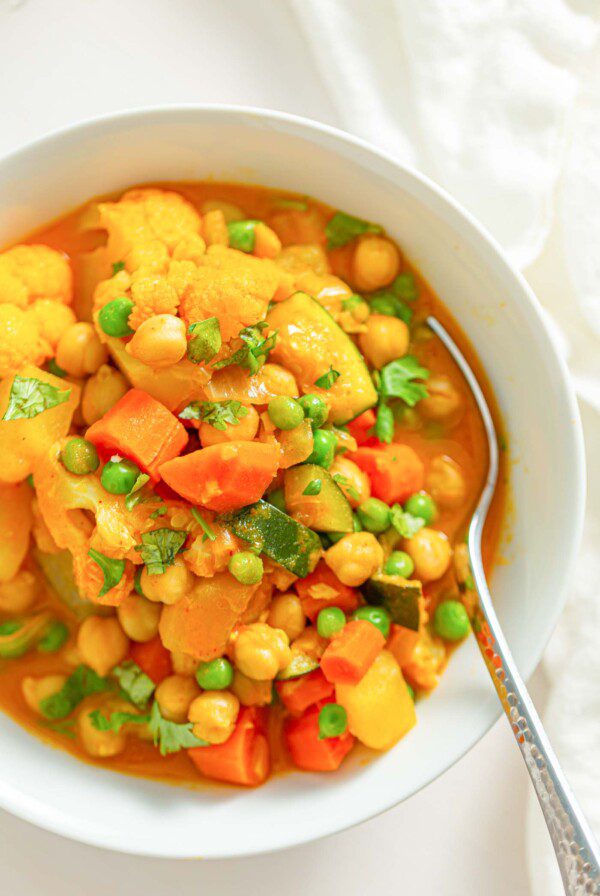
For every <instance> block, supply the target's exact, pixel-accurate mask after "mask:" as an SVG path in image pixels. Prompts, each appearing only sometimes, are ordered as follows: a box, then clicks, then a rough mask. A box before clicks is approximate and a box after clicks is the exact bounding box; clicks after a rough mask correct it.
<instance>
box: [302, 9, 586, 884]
mask: <svg viewBox="0 0 600 896" xmlns="http://www.w3.org/2000/svg"><path fill="white" fill-rule="evenodd" d="M289 3H290V4H291V6H292V8H293V9H294V11H295V13H296V16H297V18H298V21H299V22H300V24H301V27H302V29H303V31H304V34H305V37H306V39H307V41H308V43H309V45H310V47H311V50H312V53H313V55H314V58H315V62H316V65H317V68H318V70H319V72H320V75H321V78H322V80H323V83H324V85H325V88H326V90H327V91H328V93H329V95H330V98H331V100H332V101H333V103H334V104H335V106H336V109H337V111H338V114H339V116H340V120H341V121H342V123H343V125H344V126H345V127H346V129H347V130H349V131H352V132H354V133H356V134H359V135H360V136H362V137H364V138H365V139H367V140H370V141H371V142H373V143H375V144H376V145H379V146H381V147H383V148H385V149H386V150H387V151H389V152H391V153H392V154H394V155H395V156H397V157H398V158H400V159H401V160H402V161H405V162H408V163H409V164H412V165H415V166H416V167H418V168H420V169H421V170H422V171H424V172H425V173H427V174H428V175H430V176H431V177H432V178H433V179H434V180H436V181H437V182H438V183H440V184H441V185H442V186H444V187H445V188H446V189H448V190H449V191H450V192H451V193H452V194H453V195H454V196H456V198H457V199H459V200H460V201H461V202H462V203H463V204H464V205H465V206H466V207H467V208H468V209H469V210H470V211H471V212H472V213H473V214H474V215H476V217H477V218H479V220H480V221H482V222H483V223H484V224H485V225H486V226H487V227H488V228H489V229H490V230H491V232H492V233H493V234H494V235H495V236H496V238H497V239H498V240H499V241H500V242H501V243H502V244H503V245H504V247H505V249H506V250H507V252H508V253H509V255H510V257H511V259H512V260H513V262H514V263H515V264H517V265H518V266H520V267H521V268H523V269H528V270H526V274H528V275H529V276H530V279H531V280H532V282H533V283H534V285H535V287H536V289H537V294H538V297H539V298H540V300H541V301H542V303H543V304H544V306H545V307H546V308H547V310H548V311H549V312H550V314H551V315H552V317H553V319H554V322H555V325H556V326H555V327H554V330H555V332H556V334H557V342H558V344H559V346H560V348H561V350H562V351H564V353H565V354H566V356H567V360H568V362H569V364H570V367H571V371H572V374H573V379H574V383H575V386H576V389H577V392H578V394H579V397H580V401H581V404H582V413H583V418H584V427H585V435H586V442H587V452H588V464H589V468H590V482H589V501H588V511H587V519H586V531H585V539H584V545H583V548H582V551H581V555H580V559H579V564H578V571H577V575H576V577H575V581H574V583H573V588H572V594H571V599H570V602H569V604H568V606H567V609H566V611H565V613H564V616H563V618H562V619H561V622H560V624H559V626H558V629H557V631H556V633H555V635H554V637H553V639H552V642H551V644H550V646H549V648H548V650H547V652H546V655H545V659H544V663H545V669H546V671H547V673H548V677H549V680H550V682H551V690H550V699H549V703H548V707H547V709H546V712H545V714H544V721H545V723H546V725H547V728H548V731H549V733H550V736H551V738H552V740H553V742H554V744H555V747H556V750H557V752H558V753H559V756H560V758H561V761H562V763H563V766H564V768H565V771H566V773H567V776H568V777H569V778H570V780H571V782H572V785H573V787H574V789H576V791H577V793H578V796H579V798H580V800H581V802H582V803H583V805H584V809H585V811H586V813H587V815H588V818H589V820H590V822H591V823H592V825H594V826H595V828H596V831H597V833H598V835H600V776H599V775H598V762H597V759H598V756H599V755H600V696H599V695H600V691H599V689H598V682H599V681H600V649H599V648H598V643H597V641H598V636H597V633H598V630H599V625H600V598H599V597H598V583H599V581H600V553H599V546H600V470H598V469H597V467H598V456H599V454H598V453H599V451H600V53H597V52H595V49H598V50H600V42H599V40H598V35H599V26H600V5H599V4H598V3H597V2H596V0H544V2H542V3H540V2H539V0H289ZM549 235H550V244H549V245H548V239H549ZM542 253H543V254H544V257H545V258H546V265H545V266H544V268H543V270H544V271H545V274H544V276H541V275H540V273H539V271H537V270H536V265H535V261H536V259H537V258H538V257H539V256H540V254H542ZM548 259H549V262H548ZM539 270H540V271H541V270H542V268H541V266H540V268H539ZM548 270H551V271H555V276H554V277H553V278H552V279H549V277H548ZM563 524H564V525H565V526H568V520H564V521H563ZM594 759H595V760H596V761H595V762H594ZM527 836H528V843H527V847H528V859H529V872H530V881H531V892H532V893H533V894H534V896H559V894H561V893H562V892H563V890H562V886H561V884H560V879H559V877H558V874H557V871H556V867H555V862H554V858H553V854H552V852H551V849H550V846H549V840H548V835H547V833H546V831H545V827H544V823H543V820H542V818H541V814H540V812H539V810H538V808H537V806H536V805H535V797H533V796H532V797H531V800H530V805H529V810H528V835H527Z"/></svg>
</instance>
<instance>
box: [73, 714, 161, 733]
mask: <svg viewBox="0 0 600 896" xmlns="http://www.w3.org/2000/svg"><path fill="white" fill-rule="evenodd" d="M88 715H89V717H90V719H91V720H92V725H93V727H94V728H95V729H96V731H113V732H114V733H115V734H118V733H119V731H120V730H121V728H122V727H123V725H129V724H134V725H144V724H147V723H148V722H149V721H150V716H141V715H139V714H138V713H135V712H111V714H110V715H109V716H105V715H104V714H103V713H102V712H101V711H100V710H99V709H94V710H93V711H92V712H90V713H88Z"/></svg>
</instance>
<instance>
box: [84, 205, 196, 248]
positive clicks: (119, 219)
mask: <svg viewBox="0 0 600 896" xmlns="http://www.w3.org/2000/svg"><path fill="white" fill-rule="evenodd" d="M98 210H99V213H100V225H101V227H104V228H106V230H107V231H108V253H109V256H110V258H111V259H113V260H115V261H120V260H122V259H125V258H126V257H127V255H128V254H129V252H131V250H132V249H134V247H135V246H137V245H138V244H139V243H149V242H150V241H152V240H160V241H161V242H162V243H164V245H165V246H166V248H167V249H168V250H169V252H172V251H173V249H174V248H175V246H176V245H177V243H179V242H180V240H182V239H183V238H184V237H185V236H188V235H189V234H192V233H198V232H199V231H200V223H201V221H200V215H199V214H198V212H197V211H196V210H195V209H194V207H193V206H192V205H190V203H189V202H187V201H186V200H185V199H184V198H183V196H180V195H179V193H173V192H170V191H168V190H157V189H139V190H129V191H128V192H127V193H125V194H124V195H123V196H122V197H121V199H120V200H119V201H118V202H101V203H100V205H99V206H98Z"/></svg>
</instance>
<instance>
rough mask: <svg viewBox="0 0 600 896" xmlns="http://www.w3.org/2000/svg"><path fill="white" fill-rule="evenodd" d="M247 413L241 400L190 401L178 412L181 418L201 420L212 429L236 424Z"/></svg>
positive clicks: (223, 428)
mask: <svg viewBox="0 0 600 896" xmlns="http://www.w3.org/2000/svg"><path fill="white" fill-rule="evenodd" d="M247 414H248V408H247V407H245V406H244V405H243V404H242V402H241V401H234V400H232V399H227V400H225V401H192V402H190V404H188V405H187V406H186V407H185V408H184V409H183V410H182V411H181V413H180V414H179V418H180V419H181V420H201V421H202V422H203V423H208V424H210V426H212V427H214V429H219V430H221V431H224V430H225V429H226V428H227V425H228V424H230V425H231V426H238V425H239V422H240V420H242V419H243V418H244V417H245V416H246V415H247Z"/></svg>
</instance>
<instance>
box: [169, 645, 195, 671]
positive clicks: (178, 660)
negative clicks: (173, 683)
mask: <svg viewBox="0 0 600 896" xmlns="http://www.w3.org/2000/svg"><path fill="white" fill-rule="evenodd" d="M171 663H172V665H173V671H174V672H176V673H177V674H178V675H195V674H196V669H197V668H198V660H197V659H196V658H195V657H193V656H190V654H189V653H182V652H181V651H180V650H172V651H171Z"/></svg>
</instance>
